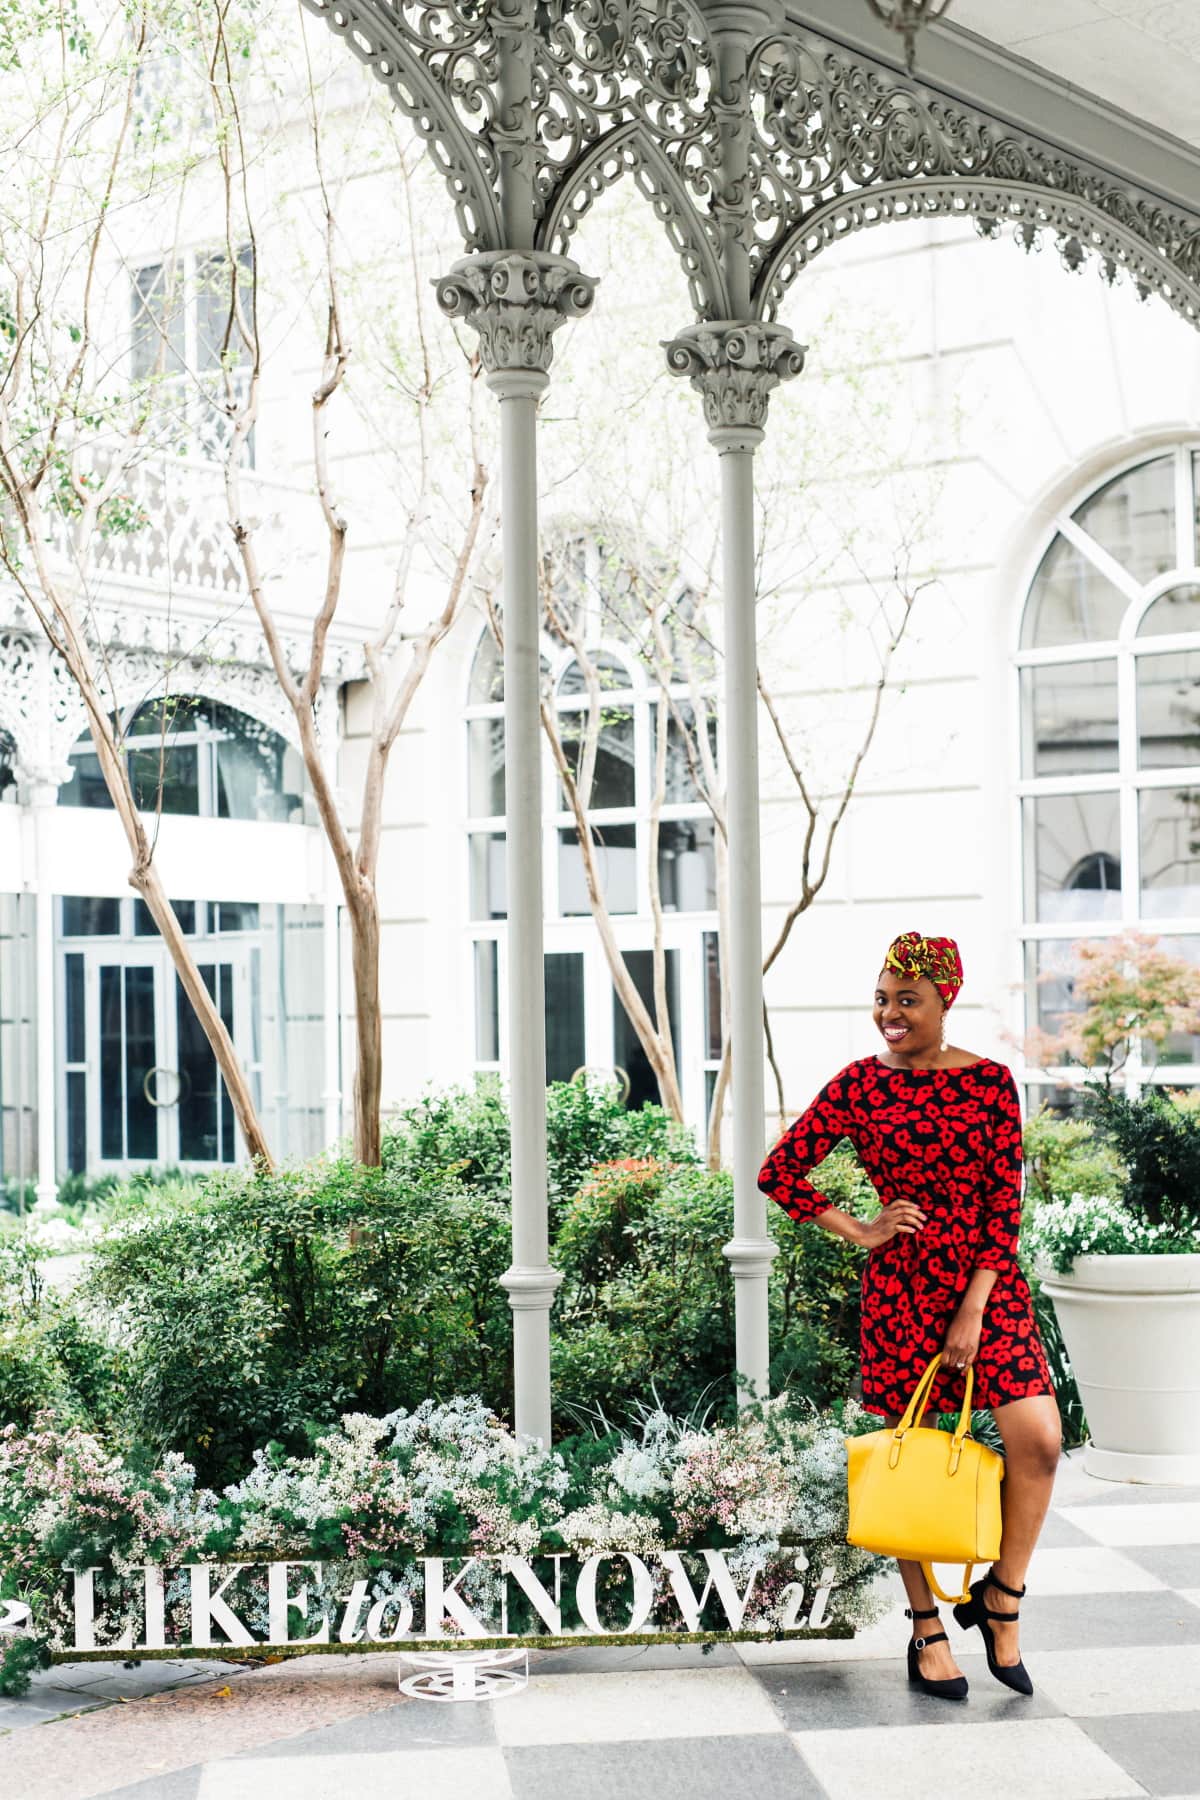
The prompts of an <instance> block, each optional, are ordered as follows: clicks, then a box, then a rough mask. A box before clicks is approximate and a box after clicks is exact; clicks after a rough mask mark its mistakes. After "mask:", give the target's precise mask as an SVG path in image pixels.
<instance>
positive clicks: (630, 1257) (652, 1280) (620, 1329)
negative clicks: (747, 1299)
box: [550, 1157, 733, 1424]
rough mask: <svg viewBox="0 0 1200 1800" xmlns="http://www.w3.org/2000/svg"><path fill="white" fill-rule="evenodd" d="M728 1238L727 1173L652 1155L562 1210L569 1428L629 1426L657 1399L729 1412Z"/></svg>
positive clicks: (596, 1183) (559, 1254)
mask: <svg viewBox="0 0 1200 1800" xmlns="http://www.w3.org/2000/svg"><path fill="white" fill-rule="evenodd" d="M732 1231H733V1190H732V1184H731V1182H730V1180H729V1177H728V1176H727V1175H722V1174H710V1173H709V1172H708V1171H707V1170H705V1169H702V1168H700V1167H699V1166H698V1165H697V1164H696V1163H694V1162H693V1163H666V1162H660V1161H659V1160H658V1159H657V1158H655V1157H643V1158H622V1159H619V1160H618V1161H615V1162H610V1163H606V1164H601V1165H600V1167H598V1168H597V1169H595V1170H593V1171H592V1172H591V1174H590V1175H589V1177H588V1179H587V1180H586V1181H585V1182H584V1183H583V1184H582V1186H581V1187H580V1189H579V1191H578V1192H577V1193H576V1194H575V1195H573V1196H572V1198H571V1199H570V1200H569V1201H567V1203H566V1204H565V1206H564V1208H563V1212H562V1222H561V1225H560V1228H559V1231H558V1233H557V1236H556V1238H555V1243H554V1252H553V1255H554V1261H555V1264H556V1266H557V1267H558V1268H559V1269H561V1271H562V1275H563V1282H562V1287H561V1289H560V1292H559V1299H558V1306H557V1309H556V1312H555V1316H554V1322H553V1335H552V1338H551V1352H550V1354H551V1367H552V1371H553V1377H554V1384H555V1395H556V1401H557V1403H558V1405H559V1407H560V1409H561V1410H562V1412H563V1413H564V1415H565V1417H566V1419H567V1420H568V1422H569V1421H570V1420H572V1419H576V1420H577V1419H579V1418H581V1417H582V1416H588V1415H591V1416H595V1415H597V1414H599V1415H603V1417H604V1418H605V1419H606V1420H608V1421H610V1422H611V1423H614V1424H616V1423H621V1424H623V1423H625V1422H626V1421H627V1420H628V1418H629V1408H630V1405H631V1404H636V1403H637V1402H640V1401H643V1400H645V1399H647V1398H648V1397H649V1396H650V1395H652V1394H653V1395H655V1396H656V1397H657V1399H658V1400H659V1401H660V1402H661V1404H662V1405H663V1406H664V1407H665V1408H666V1409H667V1410H668V1411H669V1412H671V1413H674V1414H685V1413H687V1412H689V1411H690V1410H692V1409H693V1408H694V1407H696V1406H697V1405H698V1404H703V1403H704V1401H705V1400H715V1401H717V1402H718V1403H720V1404H724V1403H727V1401H728V1398H729V1396H730V1394H731V1392H732V1390H731V1386H730V1369H731V1367H732V1354H733V1302H732V1295H731V1293H730V1292H729V1278H728V1270H727V1266H726V1263H725V1259H724V1257H723V1256H722V1254H721V1247H722V1245H723V1244H725V1243H726V1242H727V1241H728V1239H729V1237H730V1236H731V1235H732Z"/></svg>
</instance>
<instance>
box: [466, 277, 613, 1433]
mask: <svg viewBox="0 0 1200 1800" xmlns="http://www.w3.org/2000/svg"><path fill="white" fill-rule="evenodd" d="M594 288H595V283H594V282H593V281H592V280H591V279H590V278H589V277H588V276H586V275H583V274H581V272H580V271H579V269H578V268H577V267H576V265H575V264H574V263H573V262H571V261H570V260H569V258H567V257H562V256H550V255H546V254H539V253H537V252H535V251H487V252H483V253H482V254H480V255H477V256H469V257H465V258H464V259H463V260H462V261H461V262H458V263H455V265H454V267H453V268H452V269H451V271H450V274H449V275H448V276H447V277H446V278H445V280H443V281H441V282H439V284H438V302H439V304H440V305H441V307H442V309H443V311H445V312H446V313H448V314H449V315H450V316H451V317H452V318H461V319H465V320H466V322H467V323H468V324H469V325H470V326H471V327H472V328H473V329H474V330H475V331H476V332H477V333H478V335H479V345H480V353H481V355H482V358H483V364H484V368H485V370H486V371H487V383H488V386H489V387H490V388H491V389H492V392H493V393H494V394H495V395H496V396H497V398H498V399H499V401H500V481H501V491H500V506H501V544H502V551H503V569H504V572H503V584H502V606H503V618H504V733H505V737H504V776H505V798H506V806H507V813H506V823H505V840H506V857H507V874H506V880H507V889H508V928H507V929H508V996H509V1000H508V1060H509V1092H510V1112H511V1118H512V1241H513V1260H512V1267H511V1268H510V1269H509V1270H508V1271H507V1273H506V1274H504V1275H503V1276H501V1282H502V1285H503V1286H504V1287H505V1289H506V1290H507V1292H508V1301H509V1305H510V1306H511V1308H512V1313H513V1364H514V1382H515V1393H516V1408H515V1413H516V1416H515V1424H516V1428H517V1431H518V1432H519V1433H521V1434H522V1435H524V1436H528V1437H536V1438H540V1439H541V1440H542V1441H543V1442H544V1443H548V1442H549V1441H550V1308H551V1306H552V1305H553V1302H554V1293H555V1289H556V1288H557V1286H558V1283H559V1279H560V1277H559V1276H558V1274H557V1273H556V1271H555V1270H554V1269H552V1268H551V1267H550V1239H549V1221H548V1214H547V1194H546V1019H545V970H544V965H543V949H542V940H543V929H542V927H543V920H542V789H541V766H542V750H541V713H540V707H541V696H540V692H539V684H540V669H541V662H540V650H539V635H540V626H541V606H540V600H539V594H538V485H537V403H538V398H539V396H540V395H541V394H542V393H543V391H544V390H545V388H546V385H547V383H548V381H549V368H550V361H551V357H552V355H553V335H554V333H555V331H557V329H558V328H559V326H560V325H562V324H564V323H565V321H566V320H567V319H570V318H578V317H579V316H580V315H581V314H583V313H586V312H587V311H588V309H589V307H590V306H591V304H592V295H593V291H594Z"/></svg>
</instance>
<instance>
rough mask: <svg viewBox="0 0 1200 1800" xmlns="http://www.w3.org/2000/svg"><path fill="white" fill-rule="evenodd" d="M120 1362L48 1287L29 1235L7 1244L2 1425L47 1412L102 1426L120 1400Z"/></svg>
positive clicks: (1, 1272)
mask: <svg viewBox="0 0 1200 1800" xmlns="http://www.w3.org/2000/svg"><path fill="white" fill-rule="evenodd" d="M117 1362H118V1359H117V1358H116V1356H115V1355H114V1353H113V1352H112V1350H111V1349H110V1348H109V1346H108V1345H107V1344H106V1343H105V1341H104V1339H103V1338H102V1336H101V1335H100V1333H99V1332H98V1331H97V1330H96V1329H95V1328H94V1327H93V1326H91V1325H90V1324H89V1323H88V1321H87V1319H86V1317H85V1316H84V1315H83V1313H82V1312H81V1311H80V1310H78V1309H77V1308H76V1306H75V1305H74V1304H73V1302H72V1301H71V1300H69V1299H63V1298H60V1296H59V1295H57V1294H55V1293H54V1292H52V1291H51V1290H50V1289H49V1288H47V1286H46V1284H45V1282H44V1280H43V1279H42V1275H41V1271H40V1268H39V1263H38V1252H37V1250H36V1248H35V1247H34V1245H33V1244H31V1243H30V1242H29V1240H28V1239H27V1238H24V1237H10V1238H5V1239H4V1240H3V1241H2V1242H0V1425H20V1426H26V1425H29V1424H31V1423H32V1422H33V1420H34V1419H35V1418H36V1417H37V1415H38V1414H39V1413H40V1412H43V1411H49V1412H52V1413H53V1414H54V1416H55V1417H56V1419H59V1420H63V1421H65V1422H67V1423H72V1422H75V1421H80V1422H83V1421H85V1420H86V1421H91V1420H96V1421H102V1420H104V1419H107V1418H108V1416H109V1415H110V1413H111V1411H112V1408H113V1405H114V1403H115V1383H116V1379H117Z"/></svg>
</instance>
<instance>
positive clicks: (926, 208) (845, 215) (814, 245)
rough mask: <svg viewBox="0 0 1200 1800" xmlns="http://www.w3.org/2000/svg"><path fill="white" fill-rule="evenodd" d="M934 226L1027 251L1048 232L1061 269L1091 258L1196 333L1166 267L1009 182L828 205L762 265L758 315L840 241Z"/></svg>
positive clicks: (1038, 192)
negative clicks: (882, 228)
mask: <svg viewBox="0 0 1200 1800" xmlns="http://www.w3.org/2000/svg"><path fill="white" fill-rule="evenodd" d="M929 218H964V219H970V220H971V221H972V223H973V224H974V225H975V227H976V229H977V230H978V231H979V233H980V234H981V236H983V237H988V238H991V237H997V236H998V235H999V234H1000V232H1001V231H1002V230H1003V229H1004V228H1005V227H1006V226H1011V227H1012V229H1013V233H1014V236H1015V237H1016V239H1017V241H1018V242H1019V243H1021V244H1022V245H1023V246H1024V248H1025V249H1027V250H1029V249H1033V248H1034V247H1035V245H1036V243H1037V241H1038V239H1039V236H1040V234H1041V233H1042V232H1043V231H1045V232H1049V233H1050V235H1051V236H1052V237H1053V238H1054V240H1055V242H1056V243H1057V245H1058V250H1059V254H1060V256H1061V258H1062V261H1063V263H1064V265H1065V266H1066V267H1067V268H1068V269H1069V270H1071V271H1074V270H1076V269H1078V268H1079V267H1080V266H1081V264H1082V263H1083V262H1084V261H1085V260H1086V259H1087V258H1088V257H1089V256H1094V257H1095V258H1096V259H1097V261H1098V266H1099V269H1100V273H1101V275H1102V277H1103V279H1104V280H1105V281H1106V282H1108V283H1109V284H1111V283H1112V282H1113V281H1115V280H1116V279H1117V277H1118V275H1121V274H1124V275H1127V276H1129V278H1130V279H1131V280H1132V281H1133V283H1134V284H1135V286H1136V288H1137V291H1138V293H1139V294H1140V295H1141V296H1142V298H1143V299H1146V298H1148V297H1149V296H1150V294H1152V293H1154V294H1158V295H1159V296H1160V297H1161V298H1162V299H1164V300H1165V301H1166V302H1167V304H1168V305H1169V306H1170V307H1172V308H1173V309H1174V311H1176V312H1178V313H1180V314H1181V315H1182V316H1183V317H1184V318H1185V319H1187V320H1189V321H1190V323H1191V324H1193V325H1200V286H1198V285H1197V284H1196V283H1195V282H1192V281H1185V280H1184V279H1182V278H1181V277H1180V275H1179V274H1178V273H1177V271H1176V270H1175V269H1174V267H1173V266H1172V265H1171V264H1170V263H1169V262H1168V261H1167V259H1166V258H1165V257H1164V256H1162V255H1158V254H1156V253H1155V252H1153V251H1152V250H1150V249H1148V248H1147V247H1146V245H1145V243H1144V241H1143V240H1141V239H1140V238H1139V237H1137V236H1136V235H1135V234H1134V233H1133V232H1131V231H1129V230H1127V229H1126V228H1125V227H1124V226H1123V225H1121V224H1119V223H1117V222H1115V221H1114V220H1113V219H1111V218H1110V217H1108V216H1106V215H1105V214H1104V213H1103V212H1102V211H1101V210H1100V209H1099V207H1098V206H1096V205H1095V204H1093V203H1092V202H1091V201H1088V200H1073V199H1069V198H1066V197H1058V196H1054V195H1052V194H1050V193H1048V192H1047V191H1046V189H1044V188H1029V187H1022V186H1021V185H1020V184H1019V183H1017V182H1009V181H987V180H982V181H970V180H954V179H948V180H945V181H920V182H914V181H897V182H890V183H887V184H886V185H881V186H878V187H872V188H867V189H863V190H861V191H859V192H857V193H851V194H847V195H844V196H839V197H838V198H836V199H834V200H830V201H827V202H826V203H825V204H824V205H823V206H819V207H816V208H814V210H813V211H812V212H811V213H810V214H809V215H808V217H807V218H805V219H804V220H803V221H802V222H801V223H800V224H799V225H797V226H796V227H795V228H794V229H793V231H792V232H791V233H790V234H789V236H788V237H787V238H785V239H784V241H783V243H782V244H781V245H780V246H779V248H778V249H777V250H776V251H775V253H774V254H773V256H772V257H771V259H770V261H769V262H767V263H765V264H764V266H763V270H762V275H761V278H760V284H759V287H758V294H759V309H760V311H761V313H762V314H763V315H764V316H765V317H766V318H769V319H770V318H774V317H776V315H777V313H778V310H779V306H780V304H781V302H782V301H783V299H784V296H785V295H786V292H787V290H788V288H789V287H790V286H791V284H792V282H793V281H794V280H795V279H796V277H797V276H798V275H799V274H800V273H801V272H802V270H804V269H805V268H807V267H808V265H809V263H811V262H812V261H813V259H814V258H815V257H817V256H819V255H820V254H821V252H822V251H823V250H827V249H828V248H829V247H830V246H831V245H832V244H835V243H837V242H839V241H840V240H841V239H842V238H845V237H849V236H851V235H852V234H853V233H855V232H858V231H868V230H871V229H872V228H873V227H875V226H876V225H888V224H892V223H894V222H896V221H903V220H908V219H929Z"/></svg>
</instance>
